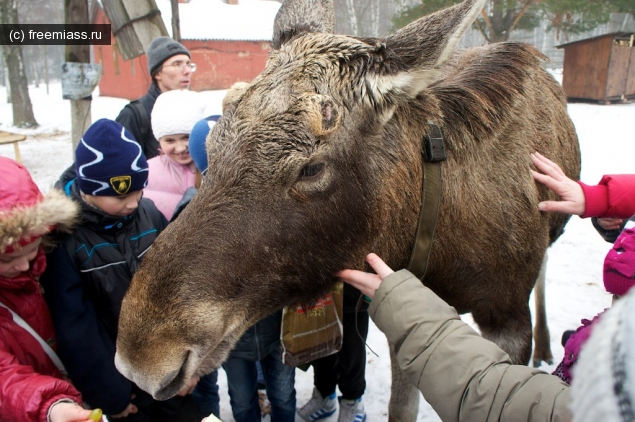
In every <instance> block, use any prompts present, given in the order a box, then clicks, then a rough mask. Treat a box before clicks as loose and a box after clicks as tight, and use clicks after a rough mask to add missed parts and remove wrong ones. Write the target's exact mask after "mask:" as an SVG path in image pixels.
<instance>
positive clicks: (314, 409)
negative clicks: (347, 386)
mask: <svg viewBox="0 0 635 422" xmlns="http://www.w3.org/2000/svg"><path fill="white" fill-rule="evenodd" d="M336 410H337V405H336V400H335V391H334V392H333V393H332V394H330V395H329V396H326V397H322V395H321V394H320V392H319V391H318V390H317V389H315V388H314V389H313V396H311V400H309V401H308V402H307V403H306V404H305V405H304V406H302V408H300V409H298V410H297V412H296V413H297V414H298V416H300V418H302V420H305V421H307V422H313V421H317V420H319V419H324V418H328V417H329V416H331V415H332V414H333V413H335V411H336Z"/></svg>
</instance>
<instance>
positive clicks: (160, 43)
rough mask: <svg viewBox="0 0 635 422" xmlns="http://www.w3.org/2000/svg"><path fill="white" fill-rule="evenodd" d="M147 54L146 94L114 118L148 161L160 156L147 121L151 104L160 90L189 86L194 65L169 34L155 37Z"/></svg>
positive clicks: (187, 52) (165, 90) (186, 50)
mask: <svg viewBox="0 0 635 422" xmlns="http://www.w3.org/2000/svg"><path fill="white" fill-rule="evenodd" d="M146 56H147V58H148V70H149V72H150V76H151V77H152V84H151V85H150V88H148V92H147V93H146V95H144V96H143V97H141V98H139V99H138V100H135V101H132V102H130V103H128V104H126V106H125V107H124V108H123V110H121V112H120V113H119V116H117V118H116V119H115V120H116V121H117V122H118V123H119V124H121V125H122V126H123V127H125V128H126V129H128V130H129V131H130V132H131V133H132V134H133V135H134V138H135V139H136V140H137V142H139V144H140V145H141V148H142V149H143V153H144V154H145V156H146V158H147V159H148V160H149V159H150V158H152V157H155V156H157V155H159V141H157V140H156V138H155V137H154V135H153V134H152V125H151V124H150V114H151V113H152V109H153V108H154V103H155V101H156V100H157V97H158V96H159V94H161V93H163V92H167V91H172V90H174V89H188V88H189V87H190V78H191V77H192V73H193V72H194V71H195V70H196V65H195V64H194V63H192V62H191V61H190V52H189V51H188V49H187V48H185V47H184V46H183V44H181V43H178V42H176V41H174V40H173V39H172V38H170V37H159V38H155V39H154V40H153V41H152V43H150V47H149V48H148V51H147V52H146Z"/></svg>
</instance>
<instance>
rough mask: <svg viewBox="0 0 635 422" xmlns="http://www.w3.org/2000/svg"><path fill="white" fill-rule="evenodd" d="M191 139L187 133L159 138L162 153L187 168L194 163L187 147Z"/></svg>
mask: <svg viewBox="0 0 635 422" xmlns="http://www.w3.org/2000/svg"><path fill="white" fill-rule="evenodd" d="M189 139H190V135H189V134H187V133H181V134H177V135H168V136H162V137H161V138H159V143H160V144H161V151H163V153H164V154H165V155H167V156H168V157H170V159H172V161H174V162H176V163H178V164H182V165H185V166H186V165H188V164H190V163H191V162H192V157H191V156H190V149H189V148H188V146H187V143H188V140H189Z"/></svg>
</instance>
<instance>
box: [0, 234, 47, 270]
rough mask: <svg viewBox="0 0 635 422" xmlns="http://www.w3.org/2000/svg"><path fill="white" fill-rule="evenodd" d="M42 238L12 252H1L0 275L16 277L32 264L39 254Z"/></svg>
mask: <svg viewBox="0 0 635 422" xmlns="http://www.w3.org/2000/svg"><path fill="white" fill-rule="evenodd" d="M40 243H42V238H41V237H38V238H37V239H36V240H34V241H33V242H31V243H29V244H28V245H25V246H24V247H23V248H21V249H17V250H15V251H13V252H11V253H2V254H0V277H4V278H14V277H17V276H19V275H20V274H22V273H23V272H25V271H28V269H29V267H30V266H31V261H33V260H34V259H35V257H36V256H37V251H38V248H39V247H40Z"/></svg>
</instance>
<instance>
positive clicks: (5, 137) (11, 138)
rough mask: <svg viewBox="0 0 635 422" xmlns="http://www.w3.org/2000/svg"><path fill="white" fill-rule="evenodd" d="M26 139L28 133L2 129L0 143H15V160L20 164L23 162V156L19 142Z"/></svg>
mask: <svg viewBox="0 0 635 422" xmlns="http://www.w3.org/2000/svg"><path fill="white" fill-rule="evenodd" d="M25 139H26V135H19V134H17V133H11V132H4V131H0V145H4V144H13V151H15V161H17V162H18V163H20V164H21V163H22V157H21V156H20V148H18V142H22V141H24V140H25Z"/></svg>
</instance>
